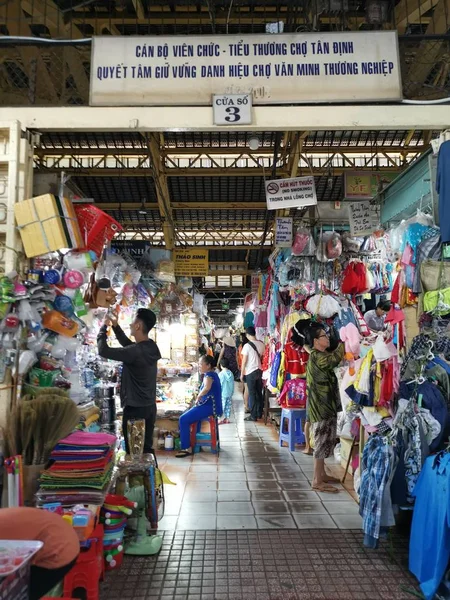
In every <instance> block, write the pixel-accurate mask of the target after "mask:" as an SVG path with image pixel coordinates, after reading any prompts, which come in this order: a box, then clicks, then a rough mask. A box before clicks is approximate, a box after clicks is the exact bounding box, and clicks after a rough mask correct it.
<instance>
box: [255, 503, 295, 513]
mask: <svg viewBox="0 0 450 600" xmlns="http://www.w3.org/2000/svg"><path fill="white" fill-rule="evenodd" d="M253 506H254V508H255V514H257V515H280V514H289V505H288V503H287V502H264V501H262V502H258V501H253Z"/></svg>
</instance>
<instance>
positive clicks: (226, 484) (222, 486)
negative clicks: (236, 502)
mask: <svg viewBox="0 0 450 600" xmlns="http://www.w3.org/2000/svg"><path fill="white" fill-rule="evenodd" d="M246 489H247V482H246V481H233V480H227V481H223V480H220V481H219V491H220V492H235V491H236V492H241V491H244V490H246Z"/></svg>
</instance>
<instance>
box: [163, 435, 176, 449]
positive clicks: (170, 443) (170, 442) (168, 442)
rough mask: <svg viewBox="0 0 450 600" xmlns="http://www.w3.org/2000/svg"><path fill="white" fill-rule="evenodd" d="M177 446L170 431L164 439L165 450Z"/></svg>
mask: <svg viewBox="0 0 450 600" xmlns="http://www.w3.org/2000/svg"><path fill="white" fill-rule="evenodd" d="M174 447H175V444H174V439H173V435H172V434H170V433H168V434H167V435H166V438H165V440H164V450H173V449H174Z"/></svg>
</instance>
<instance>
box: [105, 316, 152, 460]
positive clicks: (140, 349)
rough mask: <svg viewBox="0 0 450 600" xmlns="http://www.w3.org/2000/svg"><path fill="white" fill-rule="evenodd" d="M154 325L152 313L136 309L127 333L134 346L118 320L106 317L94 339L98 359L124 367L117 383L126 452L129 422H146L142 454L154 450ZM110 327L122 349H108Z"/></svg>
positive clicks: (127, 448)
mask: <svg viewBox="0 0 450 600" xmlns="http://www.w3.org/2000/svg"><path fill="white" fill-rule="evenodd" d="M155 324H156V316H155V313H154V312H152V311H151V310H148V309H147V308H139V309H138V311H137V313H136V317H135V318H134V320H133V322H132V324H131V327H130V332H131V335H132V336H133V337H134V339H135V343H133V342H132V341H131V340H130V339H129V338H128V337H127V336H126V335H125V333H124V332H123V330H122V328H121V327H120V326H119V324H118V322H117V317H116V318H112V317H108V316H107V317H106V318H105V321H104V323H103V326H102V327H101V329H100V332H99V334H98V337H97V349H98V353H99V355H100V356H102V357H103V358H109V359H111V360H117V361H120V362H122V363H123V367H122V379H121V383H120V399H121V403H122V406H123V418H122V430H123V436H124V438H125V450H126V452H127V454H129V453H130V448H129V445H128V435H127V431H128V421H130V420H132V419H145V441H144V453H149V452H152V450H153V430H154V428H155V421H156V377H157V373H158V366H157V363H158V360H159V359H160V358H161V354H160V352H159V348H158V346H157V345H156V344H155V342H154V341H153V340H150V339H149V337H148V334H149V332H150V331H151V330H152V329H153V327H154V326H155ZM108 325H112V328H113V331H114V334H115V336H116V338H117V341H118V342H119V344H120V345H121V346H122V348H110V347H109V346H108V342H107V335H106V332H107V327H108Z"/></svg>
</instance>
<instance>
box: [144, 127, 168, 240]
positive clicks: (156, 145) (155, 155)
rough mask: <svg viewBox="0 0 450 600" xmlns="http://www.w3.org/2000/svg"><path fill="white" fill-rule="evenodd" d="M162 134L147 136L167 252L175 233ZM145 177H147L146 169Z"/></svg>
mask: <svg viewBox="0 0 450 600" xmlns="http://www.w3.org/2000/svg"><path fill="white" fill-rule="evenodd" d="M163 136H164V134H163V133H161V134H159V135H158V134H157V133H149V134H147V143H148V150H149V154H150V158H151V162H152V170H153V177H154V181H155V185H156V197H157V199H158V208H159V214H160V215H161V220H162V222H163V231H164V242H165V244H166V249H167V250H173V247H174V243H175V233H174V224H173V215H172V207H171V205H170V192H169V188H168V185H167V177H166V174H165V169H164V164H163V160H162V156H161V137H163ZM146 171H147V176H148V169H146Z"/></svg>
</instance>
